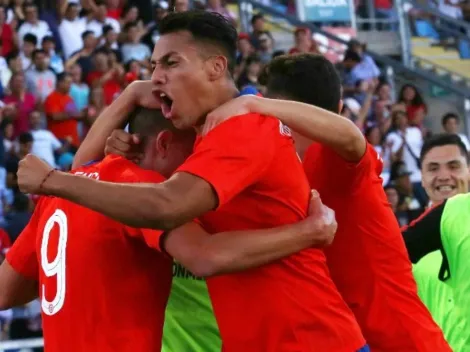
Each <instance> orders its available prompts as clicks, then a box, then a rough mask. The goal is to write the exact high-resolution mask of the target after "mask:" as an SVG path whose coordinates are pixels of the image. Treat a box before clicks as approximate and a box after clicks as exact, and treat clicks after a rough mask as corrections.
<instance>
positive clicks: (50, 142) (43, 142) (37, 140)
mask: <svg viewBox="0 0 470 352" xmlns="http://www.w3.org/2000/svg"><path fill="white" fill-rule="evenodd" d="M30 124H31V135H32V136H33V146H32V148H31V154H33V155H36V156H37V157H38V158H41V159H42V160H44V161H45V162H47V163H48V164H49V165H51V166H52V167H54V168H56V167H57V164H56V162H55V158H54V152H58V151H61V149H62V143H61V142H60V141H59V140H58V139H57V138H56V136H54V134H53V133H52V132H51V131H48V130H45V129H42V128H41V113H40V112H39V111H33V112H32V113H31V115H30Z"/></svg>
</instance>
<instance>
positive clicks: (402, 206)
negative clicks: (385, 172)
mask: <svg viewBox="0 0 470 352" xmlns="http://www.w3.org/2000/svg"><path fill="white" fill-rule="evenodd" d="M410 175H411V172H410V171H408V169H407V168H406V164H405V163H404V162H403V161H395V162H394V163H393V164H392V168H391V175H390V179H391V182H392V185H393V186H395V188H396V190H397V191H398V207H397V209H398V217H399V218H402V219H403V220H402V221H403V222H404V221H406V223H410V222H411V221H413V220H415V219H416V218H418V217H419V216H420V215H421V214H422V213H423V211H424V208H425V205H423V204H422V203H421V202H420V201H419V200H418V198H416V196H415V194H414V193H413V185H412V183H411V180H410Z"/></svg>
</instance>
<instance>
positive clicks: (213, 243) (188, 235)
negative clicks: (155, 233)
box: [160, 194, 337, 277]
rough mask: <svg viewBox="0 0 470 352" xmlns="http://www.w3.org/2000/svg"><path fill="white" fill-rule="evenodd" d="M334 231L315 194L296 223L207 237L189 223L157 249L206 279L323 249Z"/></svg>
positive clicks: (330, 216)
mask: <svg viewBox="0 0 470 352" xmlns="http://www.w3.org/2000/svg"><path fill="white" fill-rule="evenodd" d="M336 228H337V224H336V221H335V217H334V212H333V211H332V210H331V209H329V208H327V207H325V206H323V205H322V203H321V200H320V197H319V195H318V194H316V195H314V196H313V197H312V200H311V204H310V215H309V216H308V217H307V218H306V219H304V220H302V221H300V222H298V223H296V224H291V225H286V226H281V227H277V228H273V229H263V230H249V231H229V232H222V233H217V234H214V235H210V234H208V233H207V232H206V231H205V230H204V229H203V228H202V227H201V226H200V225H198V224H197V223H195V222H192V223H189V224H185V225H183V226H181V227H179V228H177V229H175V230H173V231H171V232H169V233H167V234H166V235H164V236H163V237H162V241H161V244H160V246H161V247H163V248H162V249H163V250H165V251H166V252H167V253H168V254H170V255H171V256H172V257H173V258H175V259H176V261H178V262H179V263H181V264H182V265H183V266H184V267H185V268H187V269H188V270H189V271H191V272H192V273H193V274H194V275H196V276H201V277H206V276H212V275H218V274H223V273H229V272H234V271H242V270H245V269H249V268H253V267H257V266H261V265H265V264H268V263H270V262H273V261H275V260H278V259H281V258H284V257H286V256H289V255H291V254H294V253H296V252H299V251H301V250H303V249H305V248H308V247H324V246H327V245H329V244H331V242H332V241H333V238H334V234H335V232H336Z"/></svg>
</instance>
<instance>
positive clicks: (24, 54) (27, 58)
mask: <svg viewBox="0 0 470 352" xmlns="http://www.w3.org/2000/svg"><path fill="white" fill-rule="evenodd" d="M37 44H38V38H37V37H36V36H35V35H34V34H31V33H28V34H26V35H25V36H24V37H23V44H22V46H21V53H20V57H21V64H22V67H23V70H24V71H26V70H28V69H29V68H30V67H31V65H32V57H33V52H34V50H35V49H36V46H37Z"/></svg>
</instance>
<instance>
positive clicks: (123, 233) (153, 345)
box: [7, 156, 172, 352]
mask: <svg viewBox="0 0 470 352" xmlns="http://www.w3.org/2000/svg"><path fill="white" fill-rule="evenodd" d="M74 173H75V174H82V175H83V176H85V177H92V178H99V179H100V180H106V181H113V182H138V181H141V182H161V181H163V180H164V179H163V177H162V176H160V175H159V174H156V173H154V172H150V171H145V170H141V169H139V168H138V167H137V166H135V165H133V164H132V163H131V162H129V161H127V160H124V159H122V158H119V157H115V156H112V157H107V158H106V159H104V161H102V162H101V163H98V164H95V165H92V166H89V167H84V168H80V169H78V170H76V171H74ZM160 234H161V233H160V232H158V231H154V230H138V229H134V228H129V227H126V226H124V225H122V224H120V223H118V222H116V221H113V220H111V219H110V218H107V217H106V216H104V215H101V214H99V213H96V212H94V211H92V210H89V209H86V208H83V207H81V206H79V205H76V204H73V203H71V202H68V201H66V200H63V199H60V198H54V197H43V198H41V200H40V201H39V203H38V205H37V207H36V210H35V212H34V214H33V217H32V219H31V221H30V223H29V224H28V226H27V227H26V229H25V230H24V231H23V232H22V233H21V235H20V237H19V238H18V239H17V241H16V242H15V244H14V245H13V247H12V249H11V250H10V251H9V252H8V253H7V260H8V262H9V263H10V264H11V266H12V267H13V268H14V269H15V270H16V271H17V272H19V273H21V274H23V275H24V276H26V277H29V278H33V279H38V278H39V296H40V300H41V306H42V318H43V329H44V339H45V349H46V351H48V352H63V351H67V352H83V351H100V352H108V351H109V352H134V351H160V348H161V341H162V329H163V321H164V312H165V306H166V303H167V299H168V296H169V292H170V286H171V278H172V261H171V260H169V259H168V258H166V257H164V256H163V255H162V254H161V253H159V252H157V251H155V249H158V248H159V247H158V243H159V241H158V239H159V236H160ZM143 239H144V240H145V241H143ZM145 242H146V243H145ZM149 246H151V247H152V248H150V247H149Z"/></svg>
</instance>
